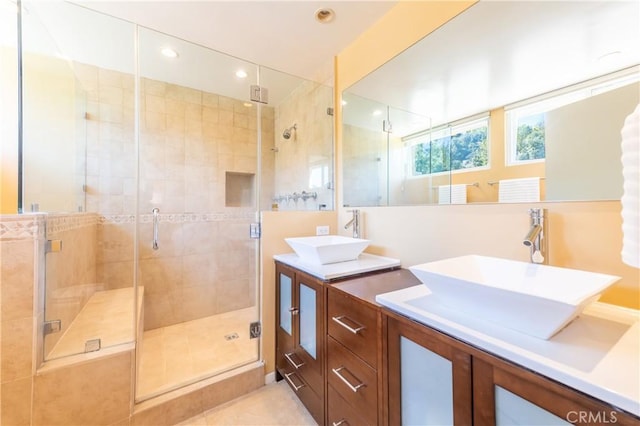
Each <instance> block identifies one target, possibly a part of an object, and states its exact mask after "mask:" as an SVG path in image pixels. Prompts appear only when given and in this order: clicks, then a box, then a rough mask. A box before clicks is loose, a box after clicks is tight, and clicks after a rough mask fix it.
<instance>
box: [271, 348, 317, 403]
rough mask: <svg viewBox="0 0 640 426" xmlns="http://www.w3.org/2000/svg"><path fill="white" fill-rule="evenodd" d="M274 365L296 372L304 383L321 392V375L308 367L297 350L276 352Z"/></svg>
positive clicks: (281, 369)
mask: <svg viewBox="0 0 640 426" xmlns="http://www.w3.org/2000/svg"><path fill="white" fill-rule="evenodd" d="M276 365H277V366H278V369H279V370H280V371H286V372H294V373H296V376H297V377H299V378H300V379H302V380H303V381H304V383H305V385H306V386H308V387H310V388H311V389H313V391H314V392H315V393H317V394H321V393H322V388H323V386H324V384H323V383H324V381H323V379H322V375H320V374H318V372H316V371H315V370H314V369H313V368H310V367H309V363H308V362H307V361H306V358H305V357H304V356H303V355H302V354H301V353H300V352H299V351H294V350H289V351H283V352H278V354H277V359H276ZM283 375H284V374H283Z"/></svg>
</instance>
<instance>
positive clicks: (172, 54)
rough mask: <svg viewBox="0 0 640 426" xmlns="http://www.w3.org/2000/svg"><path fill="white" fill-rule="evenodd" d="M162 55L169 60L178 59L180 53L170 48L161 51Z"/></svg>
mask: <svg viewBox="0 0 640 426" xmlns="http://www.w3.org/2000/svg"><path fill="white" fill-rule="evenodd" d="M160 53H162V54H163V55H164V56H166V57H167V58H177V57H178V52H176V51H175V50H173V49H172V48H170V47H163V48H162V50H160Z"/></svg>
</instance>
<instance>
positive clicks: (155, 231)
mask: <svg viewBox="0 0 640 426" xmlns="http://www.w3.org/2000/svg"><path fill="white" fill-rule="evenodd" d="M151 211H152V212H153V249H154V250H158V222H159V220H160V209H159V208H157V207H156V208H154V209H153V210H151Z"/></svg>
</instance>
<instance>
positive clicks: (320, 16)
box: [315, 7, 336, 24]
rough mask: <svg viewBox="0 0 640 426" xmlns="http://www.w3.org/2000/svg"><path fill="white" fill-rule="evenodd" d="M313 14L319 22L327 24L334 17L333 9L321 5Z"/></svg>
mask: <svg viewBox="0 0 640 426" xmlns="http://www.w3.org/2000/svg"><path fill="white" fill-rule="evenodd" d="M315 16H316V21H318V22H320V23H321V24H328V23H329V22H331V21H333V20H334V19H335V17H336V13H335V12H334V11H333V9H329V8H328V7H321V8H320V9H318V10H316V13H315Z"/></svg>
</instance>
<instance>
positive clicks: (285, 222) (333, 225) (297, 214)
mask: <svg viewBox="0 0 640 426" xmlns="http://www.w3.org/2000/svg"><path fill="white" fill-rule="evenodd" d="M261 222H262V238H261V244H262V245H261V248H260V256H261V260H260V261H261V264H262V283H261V284H262V322H263V324H268V325H265V327H263V329H262V345H263V346H262V352H263V358H264V361H265V372H266V373H270V372H273V371H275V352H276V349H275V348H276V334H275V332H276V330H275V327H272V324H275V322H276V284H275V277H276V270H275V263H274V261H273V256H274V255H276V254H283V253H291V251H292V250H291V248H290V247H289V246H288V245H287V243H286V242H285V240H284V239H285V238H287V237H306V236H309V235H315V234H316V226H319V225H329V232H330V234H334V235H335V234H337V233H338V229H337V222H336V212H335V211H317V212H313V211H311V212H310V211H291V212H283V211H280V212H271V211H265V212H262V218H261Z"/></svg>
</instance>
